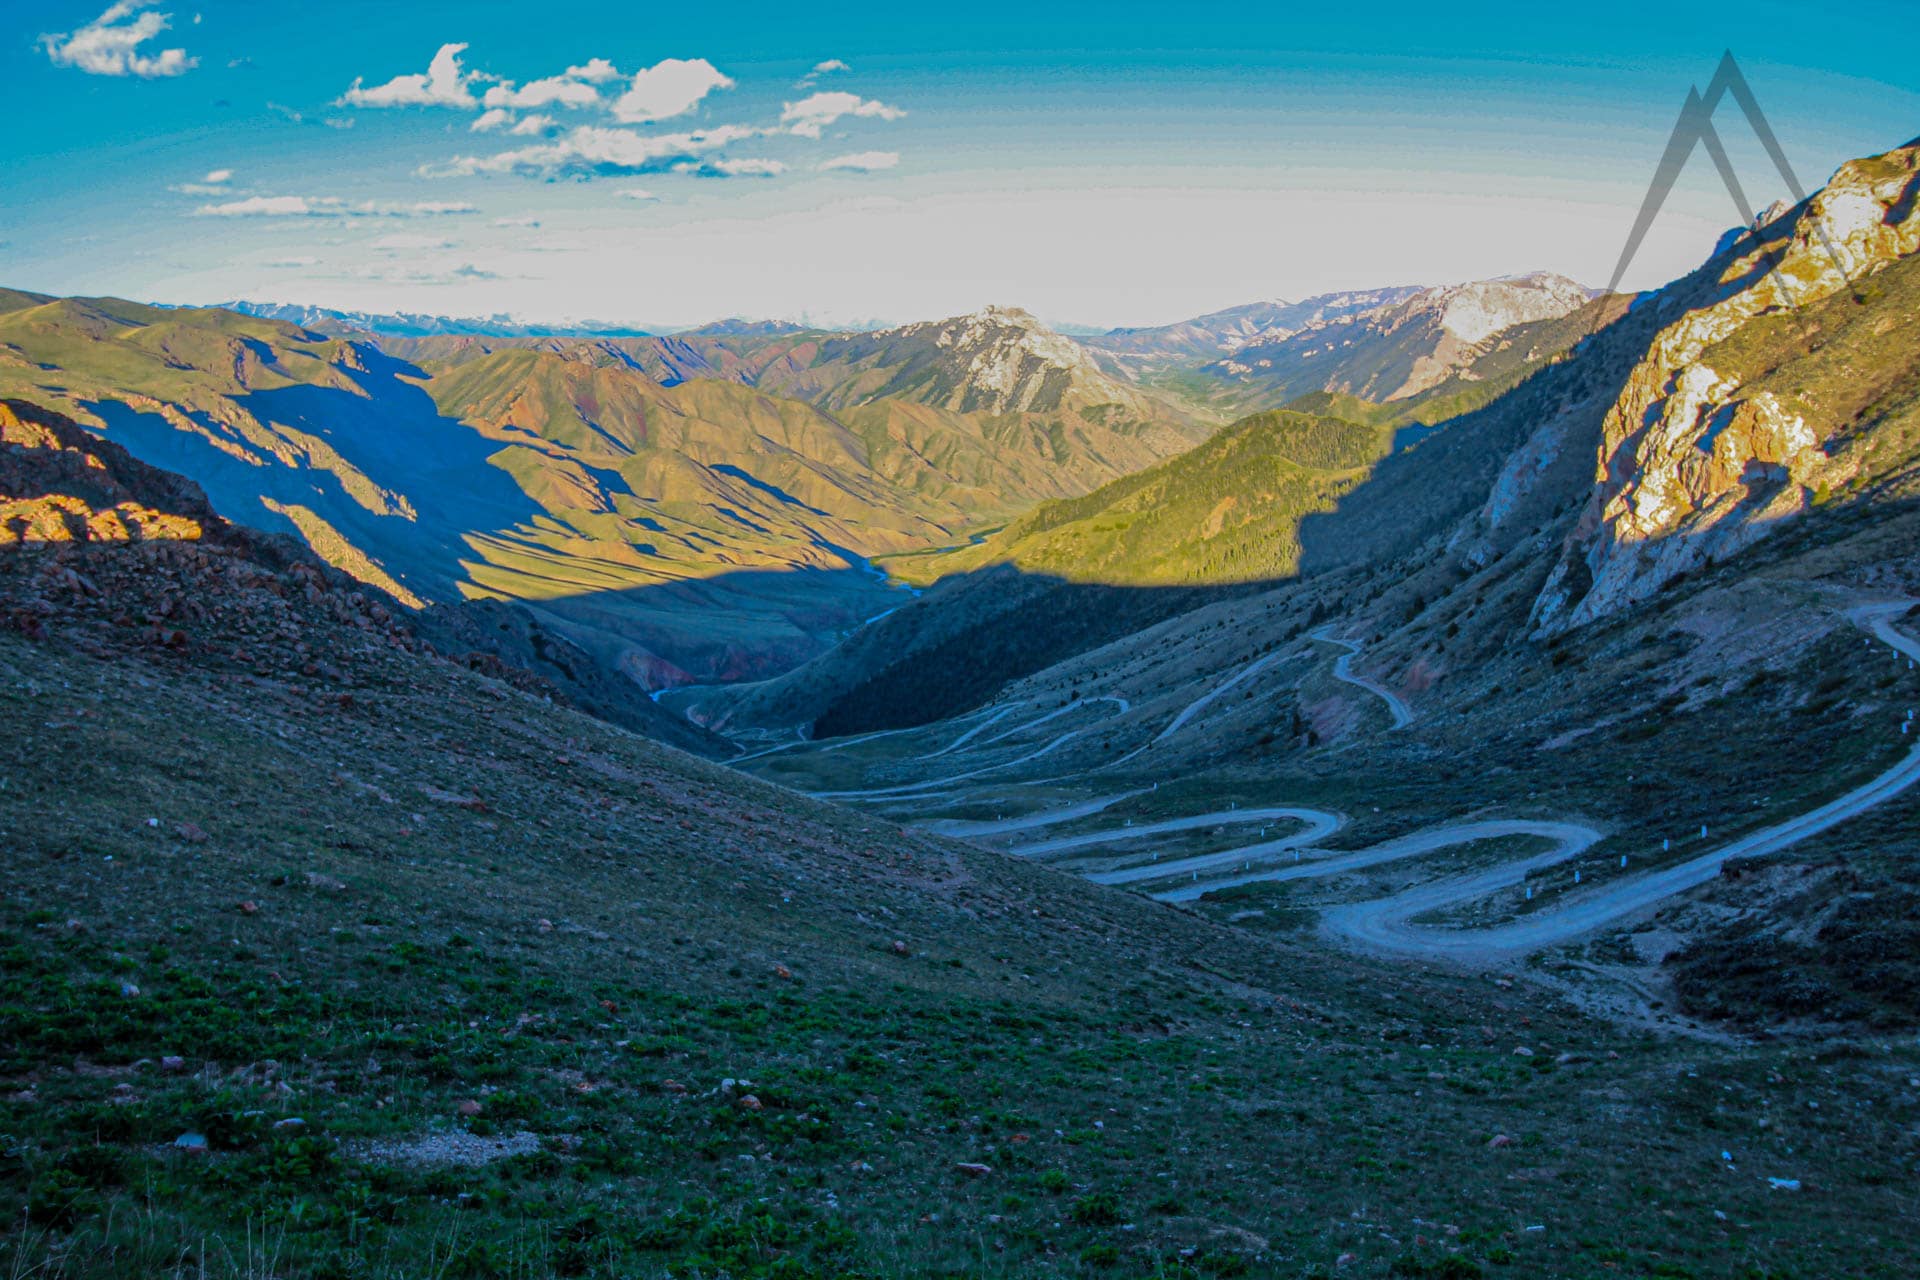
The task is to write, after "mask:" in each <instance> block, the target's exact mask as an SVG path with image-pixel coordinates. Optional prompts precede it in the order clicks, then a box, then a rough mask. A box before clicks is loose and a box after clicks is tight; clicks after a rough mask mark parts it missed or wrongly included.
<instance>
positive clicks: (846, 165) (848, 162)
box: [819, 151, 900, 173]
mask: <svg viewBox="0 0 1920 1280" xmlns="http://www.w3.org/2000/svg"><path fill="white" fill-rule="evenodd" d="M899 163H900V153H899V152H898V151H856V152H854V153H853V154H852V155H845V156H835V157H833V159H831V160H822V161H821V162H820V164H819V167H820V168H821V169H825V170H829V171H831V170H834V169H845V170H849V171H851V172H853V173H877V172H879V171H880V170H882V169H891V168H894V167H895V166H896V165H898V164H899Z"/></svg>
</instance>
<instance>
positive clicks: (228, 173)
mask: <svg viewBox="0 0 1920 1280" xmlns="http://www.w3.org/2000/svg"><path fill="white" fill-rule="evenodd" d="M232 180H233V170H231V169H215V170H214V171H213V172H212V173H209V174H208V175H207V176H206V177H204V178H202V179H200V181H202V182H205V183H208V184H214V183H221V182H231V181H232Z"/></svg>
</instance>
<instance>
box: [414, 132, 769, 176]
mask: <svg viewBox="0 0 1920 1280" xmlns="http://www.w3.org/2000/svg"><path fill="white" fill-rule="evenodd" d="M759 132H760V130H757V129H753V128H749V127H748V126H746V125H737V124H728V125H721V126H720V127H719V128H717V129H698V130H693V131H690V132H687V133H662V134H640V133H635V132H633V131H632V130H630V129H610V128H606V127H604V126H601V125H590V124H583V125H576V126H575V127H574V128H572V129H570V130H568V131H567V133H566V134H565V135H564V136H563V137H561V138H559V139H556V140H555V141H553V142H548V143H541V144H538V145H536V146H531V147H521V148H519V149H517V150H514V151H501V152H497V153H496V154H494V155H490V156H458V157H456V158H454V159H453V160H450V161H448V162H447V163H446V164H444V165H430V166H428V167H427V168H425V169H423V170H422V171H421V173H422V176H425V177H473V176H475V175H480V174H495V173H518V174H525V175H528V176H531V177H541V178H595V177H605V176H611V175H616V174H628V173H648V172H658V171H660V170H664V169H670V168H672V167H674V166H675V165H676V164H678V163H680V162H683V161H686V160H689V159H694V158H697V157H701V156H704V155H705V154H706V153H707V152H710V151H718V150H719V149H720V148H722V147H725V146H728V145H730V144H732V143H735V142H739V141H741V140H742V139H745V138H751V137H753V136H755V135H756V134H758V133H759Z"/></svg>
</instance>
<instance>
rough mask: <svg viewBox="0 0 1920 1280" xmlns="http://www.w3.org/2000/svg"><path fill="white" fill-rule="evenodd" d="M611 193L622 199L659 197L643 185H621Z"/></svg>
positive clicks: (654, 198)
mask: <svg viewBox="0 0 1920 1280" xmlns="http://www.w3.org/2000/svg"><path fill="white" fill-rule="evenodd" d="M613 194H615V195H617V196H619V197H620V198H621V199H622V200H658V199H659V198H660V197H659V196H657V195H655V194H653V192H651V191H649V190H647V189H646V188H645V187H622V188H620V189H619V190H618V191H616V192H614V193H613Z"/></svg>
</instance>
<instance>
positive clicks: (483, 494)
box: [0, 294, 1204, 688]
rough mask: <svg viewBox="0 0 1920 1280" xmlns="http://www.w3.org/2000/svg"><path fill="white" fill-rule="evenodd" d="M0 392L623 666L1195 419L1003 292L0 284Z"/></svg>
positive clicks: (283, 524) (782, 640) (874, 607)
mask: <svg viewBox="0 0 1920 1280" xmlns="http://www.w3.org/2000/svg"><path fill="white" fill-rule="evenodd" d="M0 391H4V392H6V393H8V394H14V395H19V396H21V397H23V398H26V399H30V400H36V401H39V402H41V403H44V404H48V405H50V406H52V407H56V408H59V409H62V410H63V411H66V412H69V413H71V414H72V415H73V416H74V417H75V418H77V419H78V420H80V421H82V422H83V423H85V424H87V425H89V426H91V427H93V428H94V429H96V430H100V431H103V432H104V433H106V434H107V435H108V436H109V437H110V438H112V439H115V440H117V441H119V442H121V443H122V444H124V445H125V446H126V447H127V448H128V449H130V450H131V451H132V452H134V453H135V454H136V455H138V456H140V457H142V458H144V459H146V460H148V461H151V462H155V463H157V464H160V465H164V466H167V467H170V468H172V469H174V470H176V471H179V472H182V473H184V474H188V475H191V476H192V477H194V478H195V479H196V480H198V481H199V482H200V483H201V484H202V485H203V486H204V488H205V489H206V491H207V492H208V494H209V495H210V496H211V498H212V500H213V503H214V505H215V507H216V508H217V509H219V510H220V511H221V512H222V513H224V514H227V515H229V516H231V517H232V518H234V519H236V520H239V521H241V522H243V523H247V524H250V525H254V526H258V527H260V528H264V529H269V530H278V531H285V532H289V533H294V534H297V535H298V536H299V537H301V538H302V539H303V540H304V541H306V542H307V543H308V545H310V546H311V547H312V548H313V549H314V550H315V552H316V553H317V554H319V555H321V556H322V557H323V558H325V559H327V560H328V561H329V562H330V563H333V564H335V565H337V566H339V567H340V568H342V569H344V570H346V571H347V572H349V573H351V574H353V575H354V576H356V577H358V578H360V579H361V580H363V581H366V582H368V583H370V584H372V585H374V586H377V587H379V588H380V589H381V590H383V591H385V592H387V593H389V594H391V595H392V596H394V597H395V598H396V599H398V600H400V601H401V602H403V603H405V604H407V605H409V606H410V607H417V606H421V605H425V604H430V603H431V604H436V605H446V604H451V603H457V602H459V601H462V600H465V599H492V600H499V601H505V602H517V603H518V604H521V605H524V606H525V608H526V612H523V613H510V614H508V615H506V617H505V621H506V625H507V630H508V632H509V633H510V637H509V639H508V640H506V641H503V643H510V644H511V646H512V647H513V648H514V650H515V652H516V653H517V654H519V655H520V656H522V657H525V656H526V655H527V654H528V653H529V652H531V651H532V650H533V649H535V648H537V647H538V646H536V645H534V644H533V643H532V640H531V639H530V637H533V636H534V635H536V634H554V635H558V636H561V637H563V638H565V639H566V640H567V641H568V642H569V643H571V644H573V645H576V646H578V647H579V649H580V650H581V652H582V653H583V654H584V656H585V660H586V661H588V662H590V663H592V664H594V665H596V666H599V667H602V668H604V669H606V670H608V671H612V672H616V673H619V674H620V675H621V676H623V677H624V678H626V679H629V680H631V681H633V682H637V683H638V684H639V685H640V686H641V687H643V688H653V687H658V686H660V685H663V684H671V683H676V682H682V681H687V680H700V681H706V680H725V679H739V678H743V677H748V676H753V675H760V674H765V673H767V672H769V671H778V670H781V669H783V668H785V667H789V666H792V665H794V664H795V663H797V662H800V661H802V660H804V659H805V658H807V657H809V656H811V655H813V654H815V653H817V652H819V651H820V650H822V649H823V648H825V647H826V646H827V645H829V644H830V643H831V642H832V641H833V640H835V639H836V638H838V636H839V635H841V634H843V633H844V632H845V631H846V630H848V629H850V628H851V627H853V626H855V625H857V624H858V623H859V622H860V621H861V620H862V619H864V618H867V617H869V616H871V615H873V614H875V613H878V612H881V611H883V610H885V609H886V608H888V607H890V606H891V605H893V604H896V603H898V601H899V599H900V594H899V593H898V592H897V591H894V590H892V589H890V588H889V587H888V586H887V585H886V584H885V583H884V582H883V581H882V580H881V579H880V577H879V576H878V575H876V574H874V573H872V572H871V571H869V570H868V569H867V567H866V563H865V561H866V558H867V557H870V556H873V555H877V554H884V553H889V552H898V551H902V550H907V549H913V548H922V547H931V546H940V545H946V544H949V543H951V542H953V541H955V540H956V539H957V538H958V537H959V536H960V534H961V532H962V531H963V530H965V529H967V528H969V527H974V526H976V525H978V524H980V523H982V522H990V521H994V520H1001V519H1005V518H1008V517H1010V516H1011V515H1013V514H1017V513H1018V512H1019V511H1020V510H1023V509H1024V508H1025V507H1027V506H1029V505H1031V504H1032V503H1034V502H1036V501H1039V500H1042V499H1045V498H1053V497H1061V496H1071V495H1074V494H1078V493H1082V492H1085V491H1086V490H1088V489H1090V488H1093V487H1095V486H1097V485H1098V484H1100V483H1102V482H1104V481H1107V480H1110V479H1113V478H1115V477H1117V476H1119V475H1121V474H1124V473H1126V472H1128V471H1131V470H1135V469H1138V468H1139V467H1142V466H1145V465H1148V464H1150V463H1152V462H1154V461H1156V460H1158V459H1160V458H1163V457H1165V456H1167V455H1168V454H1169V453H1172V452H1175V451H1177V450H1179V449H1182V448H1185V447H1187V446H1189V445H1190V444H1191V443H1192V442H1193V441H1194V440H1196V439H1198V438H1199V437H1200V435H1201V434H1203V433H1204V428H1203V427H1202V426H1199V425H1196V419H1195V418H1194V417H1193V416H1192V415H1188V414H1185V413H1184V412H1182V411H1181V410H1179V409H1178V408H1177V407H1174V406H1172V405H1171V404H1170V403H1169V402H1167V401H1165V400H1163V399H1161V398H1158V397H1156V396H1151V395H1147V394H1145V393H1141V392H1139V391H1137V390H1135V389H1132V388H1129V387H1126V386H1123V385H1121V384H1119V383H1117V382H1114V381H1112V380H1111V379H1109V378H1107V377H1106V376H1105V375H1104V374H1102V373H1100V372H1099V370H1097V369H1096V368H1094V367H1093V366H1092V364H1091V362H1090V361H1089V360H1088V359H1087V357H1086V356H1085V355H1084V353H1081V352H1079V350H1078V349H1077V348H1075V347H1074V346H1073V344H1072V343H1070V342H1068V341H1067V340H1065V339H1063V338H1060V337H1058V336H1057V335H1053V334H1051V333H1048V332H1046V331H1045V330H1043V329H1041V328H1040V327H1039V326H1038V325H1036V324H1035V323H1034V322H1033V321H1032V320H1031V318H1030V317H1027V316H1025V315H1024V314H1023V313H1018V312H1003V311H989V312H985V313H982V314H981V315H979V316H974V317H967V318H963V319H960V320H955V321H949V322H944V323H943V324H938V325H922V326H910V327H908V328H906V329H902V330H895V331H888V332H884V333H880V334H872V335H814V334H808V335H795V334H793V333H791V332H788V331H786V330H785V329H784V328H783V327H780V326H773V327H766V326H740V325H727V326H718V327H717V329H716V331H714V332H708V333H704V334H694V335H689V336H687V337H683V338H672V339H652V338H644V339H643V338H595V339H581V338H536V337H525V336H519V337H514V336H509V337H490V336H484V335H482V336H471V335H470V336H462V337H457V338H449V337H418V338H411V339H409V338H401V337H383V338H380V339H378V341H377V342H376V341H375V340H374V339H371V338H369V337H367V336H365V335H361V336H356V337H328V336H325V335H323V334H320V333H316V332H313V331H310V330H307V329H303V328H300V327H298V326H296V325H293V324H289V323H287V322H285V321H282V320H277V319H271V318H264V317H258V316H251V315H243V314H240V313H236V312H232V311H222V310H217V309H207V310H170V309H161V308H152V307H144V306H139V305H137V304H133V303H127V302H121V301H117V300H113V299H50V298H46V297H42V296H38V295H31V294H7V295H5V296H4V297H3V298H0ZM485 632H486V629H481V633H480V634H477V635H473V636H471V637H470V638H473V639H484V638H485Z"/></svg>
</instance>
